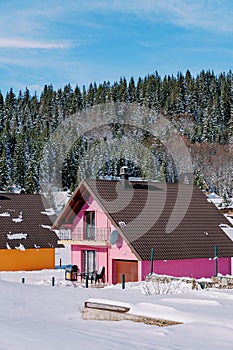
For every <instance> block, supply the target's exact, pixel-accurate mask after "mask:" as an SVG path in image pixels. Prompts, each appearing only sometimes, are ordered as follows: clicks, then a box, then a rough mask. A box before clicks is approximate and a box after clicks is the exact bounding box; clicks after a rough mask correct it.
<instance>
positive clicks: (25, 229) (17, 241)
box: [0, 192, 60, 249]
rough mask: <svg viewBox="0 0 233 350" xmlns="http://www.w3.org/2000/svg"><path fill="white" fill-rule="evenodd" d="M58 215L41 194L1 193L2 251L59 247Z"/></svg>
mask: <svg viewBox="0 0 233 350" xmlns="http://www.w3.org/2000/svg"><path fill="white" fill-rule="evenodd" d="M53 214H54V212H53V211H52V210H51V209H49V208H48V207H47V208H46V201H45V199H44V198H43V197H42V195H40V194H15V193H6V192H1V193H0V249H24V248H25V249H27V248H39V247H40V248H51V247H58V246H60V245H58V244H57V241H58V237H57V235H56V234H55V232H53V231H51V230H50V227H51V226H52V222H53V221H54V215H53Z"/></svg>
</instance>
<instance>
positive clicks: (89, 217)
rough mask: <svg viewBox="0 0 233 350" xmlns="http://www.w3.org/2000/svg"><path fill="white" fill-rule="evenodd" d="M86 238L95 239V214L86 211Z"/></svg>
mask: <svg viewBox="0 0 233 350" xmlns="http://www.w3.org/2000/svg"><path fill="white" fill-rule="evenodd" d="M85 238H86V239H92V240H94V239H95V212H94V211H86V212H85Z"/></svg>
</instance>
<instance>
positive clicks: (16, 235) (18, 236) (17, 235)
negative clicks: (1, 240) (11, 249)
mask: <svg viewBox="0 0 233 350" xmlns="http://www.w3.org/2000/svg"><path fill="white" fill-rule="evenodd" d="M27 235H28V234H27V233H22V232H21V233H12V234H11V233H9V234H8V235H7V238H8V239H10V240H12V239H26V238H27Z"/></svg>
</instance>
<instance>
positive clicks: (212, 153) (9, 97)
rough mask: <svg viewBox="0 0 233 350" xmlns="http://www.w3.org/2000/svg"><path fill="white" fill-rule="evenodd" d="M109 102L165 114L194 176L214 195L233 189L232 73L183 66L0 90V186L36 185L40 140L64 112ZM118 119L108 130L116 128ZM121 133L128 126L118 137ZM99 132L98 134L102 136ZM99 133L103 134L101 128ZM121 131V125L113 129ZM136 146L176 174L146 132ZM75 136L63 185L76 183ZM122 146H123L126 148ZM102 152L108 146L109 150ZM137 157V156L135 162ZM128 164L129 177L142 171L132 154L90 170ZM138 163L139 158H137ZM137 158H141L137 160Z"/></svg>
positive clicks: (81, 141)
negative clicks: (172, 71)
mask: <svg viewBox="0 0 233 350" xmlns="http://www.w3.org/2000/svg"><path fill="white" fill-rule="evenodd" d="M109 102H123V103H126V104H130V103H138V104H140V105H142V106H145V107H147V108H149V109H152V110H154V111H156V112H157V113H159V114H161V115H163V116H164V117H166V118H168V120H169V121H170V122H171V123H172V124H173V125H174V127H175V128H177V130H178V132H179V134H180V135H181V137H182V138H183V140H184V142H185V144H186V146H187V148H188V150H189V152H190V155H191V158H192V162H193V165H194V171H195V182H196V183H197V184H198V185H199V186H200V187H201V188H203V189H207V186H208V189H209V190H211V191H215V192H216V193H217V194H219V195H224V196H229V195H232V186H233V185H232V174H233V73H232V72H231V71H229V72H228V73H224V72H223V73H221V74H218V75H216V74H215V73H214V72H211V71H201V72H200V73H199V74H198V75H196V76H195V77H194V76H192V75H191V73H190V72H189V71H187V72H186V73H185V74H182V73H181V72H179V73H178V74H177V76H164V77H161V76H160V75H159V74H158V73H157V72H156V73H155V74H150V75H147V76H146V77H144V78H138V79H137V81H135V80H134V78H133V77H132V78H131V79H130V80H129V81H127V80H126V79H125V78H124V77H123V78H120V80H119V81H118V82H114V83H110V82H106V81H104V82H103V83H101V84H98V85H97V84H96V83H91V84H90V85H89V87H85V86H83V87H82V88H80V87H79V86H76V87H75V88H72V87H71V86H70V84H68V85H66V86H65V87H64V88H63V89H62V88H60V89H58V90H54V88H53V86H52V85H45V86H44V89H43V91H42V92H41V94H40V96H38V95H36V94H34V95H31V92H30V91H29V90H28V89H27V88H25V91H20V92H19V94H18V96H16V95H15V93H14V90H13V89H10V90H9V91H8V92H7V93H6V96H3V95H2V94H1V93H0V188H1V190H10V189H11V187H12V186H13V185H17V186H20V187H21V188H22V189H24V191H26V192H27V193H34V192H39V191H40V183H39V171H40V160H41V156H42V152H43V149H44V145H45V143H46V142H47V140H48V139H49V137H50V135H51V134H52V133H53V132H54V130H56V128H57V127H58V126H59V124H60V123H61V122H62V121H64V120H66V119H68V118H69V117H70V116H73V115H75V114H77V115H78V113H79V112H80V111H82V110H84V109H87V108H90V107H92V106H95V105H100V104H106V103H109ZM116 129H117V125H114V127H112V128H111V130H112V134H113V135H114V133H116ZM123 135H124V141H125V140H126V139H127V130H123V129H122V137H123ZM100 137H101V135H100ZM102 137H105V135H104V134H103V135H102ZM118 137H119V130H118ZM138 137H140V140H138V141H139V142H141V143H142V144H144V145H146V147H151V148H152V152H153V155H154V162H155V164H156V168H157V171H156V174H153V175H151V174H150V177H151V176H153V177H154V178H155V179H157V180H160V179H161V178H162V177H163V178H165V180H166V181H167V182H173V181H176V180H177V174H176V171H175V170H174V168H173V166H172V160H171V159H170V158H169V155H167V154H166V152H164V149H163V148H162V147H161V145H159V144H156V146H155V143H153V142H151V140H150V138H151V135H147V134H144V135H143V137H142V135H139V136H138ZM90 142H93V140H92V141H90V139H88V137H79V138H78V139H77V142H75V144H74V145H73V147H72V148H71V150H70V151H69V153H68V154H67V155H66V158H65V160H64V166H63V171H62V187H63V189H70V190H74V188H75V187H76V186H77V184H78V182H79V181H80V178H81V177H80V165H81V164H82V161H83V159H84V157H85V152H86V151H87V149H88V147H89V145H88V144H89V143H90ZM126 148H127V147H126ZM107 153H108V152H106V154H107ZM141 161H142V160H141ZM124 164H125V165H128V166H129V167H130V168H131V173H132V174H133V175H135V176H142V177H144V178H146V177H147V173H146V172H145V169H144V168H143V165H142V166H135V164H133V163H132V161H131V160H129V159H127V157H125V156H124V154H123V155H122V157H121V158H119V157H118V158H116V159H114V158H112V157H110V156H109V158H108V156H106V159H105V167H104V168H103V167H102V168H101V169H97V170H98V171H96V172H93V175H92V176H95V177H97V176H98V177H100V176H104V175H110V176H112V177H114V176H117V175H119V168H120V166H122V165H124ZM138 164H140V162H139V163H138ZM141 164H142V163H141Z"/></svg>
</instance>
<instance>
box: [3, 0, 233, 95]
mask: <svg viewBox="0 0 233 350" xmlns="http://www.w3.org/2000/svg"><path fill="white" fill-rule="evenodd" d="M0 26H1V27H0V28H1V30H0V90H1V92H2V93H3V95H4V96H5V94H6V92H7V91H9V89H10V87H12V88H13V90H14V92H15V93H16V94H17V93H18V92H19V90H20V89H21V90H22V91H24V90H25V87H26V86H27V87H28V89H29V90H30V92H31V94H34V92H35V91H37V92H38V93H40V92H41V90H42V89H43V86H44V85H45V84H52V85H53V87H54V89H58V88H63V87H64V85H66V84H67V83H70V84H71V86H72V87H75V85H76V84H78V85H79V86H80V87H81V88H82V86H83V85H85V86H86V87H88V86H89V84H90V83H91V82H94V81H96V83H97V84H98V83H101V82H103V81H104V80H105V81H110V82H111V83H113V82H114V81H119V79H120V77H123V76H125V77H126V78H127V80H129V79H130V77H131V76H133V77H134V78H135V79H136V80H137V79H138V77H139V76H141V77H144V76H145V75H147V74H150V73H153V72H155V71H156V70H157V71H158V73H159V74H160V75H161V76H164V75H165V74H166V75H168V74H174V75H176V74H177V72H178V71H182V72H183V73H185V71H186V70H187V69H189V70H190V71H191V73H192V74H193V75H194V76H195V75H196V74H197V73H199V72H200V71H201V70H202V69H205V70H207V69H210V70H214V71H215V73H216V74H217V73H219V72H221V71H225V72H227V71H229V70H230V69H232V59H233V1H232V0H195V1H190V0H154V1H153V0H113V1H111V0H89V1H87V0H62V1H60V0H43V1H38V0H36V1H35V0H30V1H28V0H23V1H22V0H9V1H6V0H0Z"/></svg>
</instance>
